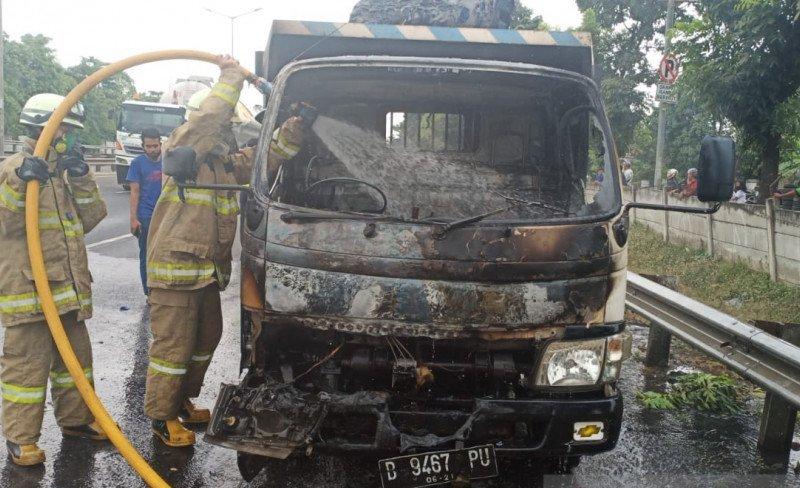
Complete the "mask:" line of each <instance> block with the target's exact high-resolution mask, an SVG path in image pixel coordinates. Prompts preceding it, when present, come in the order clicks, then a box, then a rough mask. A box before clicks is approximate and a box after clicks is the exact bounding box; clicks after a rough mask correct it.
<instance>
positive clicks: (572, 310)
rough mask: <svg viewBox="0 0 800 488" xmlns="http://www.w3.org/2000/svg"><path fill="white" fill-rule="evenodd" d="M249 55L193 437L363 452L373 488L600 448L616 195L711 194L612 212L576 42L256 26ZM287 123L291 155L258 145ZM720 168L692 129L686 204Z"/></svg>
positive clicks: (293, 450)
mask: <svg viewBox="0 0 800 488" xmlns="http://www.w3.org/2000/svg"><path fill="white" fill-rule="evenodd" d="M260 68H261V70H260V73H259V74H260V75H261V76H264V77H266V78H267V79H268V80H269V81H272V82H273V86H274V88H273V91H272V95H271V97H270V98H269V100H268V103H267V107H266V110H265V113H264V117H263V129H262V132H261V138H260V142H259V145H258V147H259V154H258V155H257V160H256V165H255V168H254V170H253V176H252V181H251V184H250V185H249V186H248V187H244V188H241V190H242V191H243V194H242V199H241V200H242V231H241V242H242V256H241V263H242V265H241V273H242V275H241V373H242V374H241V381H240V382H239V383H238V384H225V385H222V388H221V391H220V394H219V397H218V399H217V402H216V405H215V408H214V411H213V414H212V419H211V423H210V424H209V427H208V430H207V433H206V436H205V440H206V441H207V442H211V443H214V444H218V445H221V446H225V447H228V448H231V449H234V450H236V451H238V463H239V469H240V471H241V473H242V476H243V477H244V478H245V479H248V480H249V479H252V478H253V477H255V476H256V474H257V473H258V472H259V471H260V470H261V469H262V468H263V467H264V466H265V465H266V464H267V463H268V462H273V463H274V462H277V461H275V459H286V458H288V457H296V458H298V459H302V458H304V457H306V456H311V455H314V454H315V453H321V454H325V453H359V454H360V455H362V456H365V455H369V456H375V459H380V458H383V459H381V460H380V462H379V463H378V466H377V467H378V469H379V472H378V475H379V477H380V479H381V485H382V486H383V488H413V487H421V486H429V485H437V484H450V483H452V484H453V485H455V486H465V484H466V483H468V482H469V480H478V479H482V478H488V477H493V476H497V475H498V474H500V475H502V466H503V465H501V464H499V463H498V459H499V458H506V459H507V460H509V462H510V463H516V462H519V463H527V462H530V461H532V462H533V463H534V464H535V465H538V466H540V467H545V466H547V467H550V468H553V469H556V470H560V471H562V472H563V471H568V470H569V469H570V468H571V467H572V466H575V465H576V464H577V463H578V461H579V460H580V457H581V456H584V455H591V454H597V453H601V452H604V451H609V450H611V449H613V448H614V446H615V444H616V442H617V439H618V438H619V434H620V429H621V425H622V409H623V405H622V395H621V393H620V388H621V385H620V384H619V382H618V379H619V375H620V369H621V367H622V362H623V361H624V360H625V359H626V357H628V356H629V354H630V338H629V335H628V334H627V333H626V331H625V296H626V273H627V257H628V253H627V244H628V230H629V219H628V210H629V209H630V208H635V207H638V208H648V209H659V210H677V211H685V212H698V213H699V212H703V213H713V212H714V211H715V209H714V208H713V207H712V208H710V209H707V210H706V209H700V210H698V209H686V208H676V207H667V206H663V205H646V204H637V203H633V204H627V205H626V204H624V203H623V201H622V192H621V180H620V171H619V159H618V157H617V153H616V148H615V146H614V139H613V136H612V132H611V126H610V124H609V121H608V119H607V117H606V114H605V109H604V106H603V101H602V98H601V95H600V92H599V90H598V87H597V85H596V84H595V82H594V81H593V80H592V78H591V76H592V71H593V61H592V42H591V37H590V36H589V35H588V34H582V33H577V32H538V31H516V30H507V29H479V28H447V27H426V26H411V25H376V24H358V23H349V24H333V23H318V22H302V21H275V23H274V24H273V25H272V30H271V34H270V39H269V44H268V46H267V49H266V51H265V52H264V53H263V63H261V66H260ZM298 117H299V119H298ZM297 120H302V121H303V122H304V123H305V124H306V125H305V126H306V127H307V129H306V137H305V140H304V142H303V144H302V145H301V146H300V147H299V152H297V154H296V156H294V157H292V158H291V159H290V160H288V161H285V159H284V160H280V159H274V158H270V157H269V154H270V147H271V146H272V148H273V149H272V154H273V155H275V154H280V153H281V152H282V153H283V154H287V151H288V149H286V148H285V147H282V146H281V144H282V143H281V139H280V138H278V139H276V140H275V141H274V142H273V143H270V141H272V139H273V135H274V134H276V133H279V132H277V131H279V130H280V129H281V127H282V126H283V124H284V123H287V124H296V123H297ZM287 121H288V122H287ZM698 142H699V141H698ZM295 149H298V148H297V147H296V146H295ZM733 160H734V158H733V146H732V142H731V141H729V140H727V139H722V138H713V137H712V138H706V139H704V140H703V143H702V149H701V158H700V165H699V168H700V173H699V179H700V184H699V195H700V198H701V200H703V201H715V202H716V201H723V200H727V199H728V198H729V197H730V193H731V188H732V183H733ZM275 161H278V163H277V164H276V163H275ZM597 168H603V169H604V170H605V178H604V179H603V181H602V182H601V183H600V184H599V188H596V189H594V188H593V189H592V191H589V188H588V187H587V181H588V180H589V177H590V175H592V174H593V172H594V171H595V170H596V169H597ZM220 190H230V188H227V187H226V188H220ZM595 190H596V191H595ZM717 208H718V207H717ZM269 458H272V459H271V460H270V459H269ZM508 465H509V464H505V466H508ZM521 465H522V466H527V464H521ZM532 483H533V482H532ZM375 484H377V483H375Z"/></svg>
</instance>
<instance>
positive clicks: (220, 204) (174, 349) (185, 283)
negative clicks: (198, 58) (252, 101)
mask: <svg viewBox="0 0 800 488" xmlns="http://www.w3.org/2000/svg"><path fill="white" fill-rule="evenodd" d="M218 64H219V66H220V68H221V71H222V74H221V76H220V79H219V82H218V83H217V84H216V85H214V87H213V88H212V89H211V92H210V94H209V95H208V97H207V98H206V99H205V100H203V101H202V102H201V103H200V106H199V109H198V110H196V111H193V112H192V113H191V115H190V116H189V120H188V122H186V123H185V124H183V125H182V126H181V127H179V128H177V129H176V130H175V131H174V132H173V133H172V135H171V136H170V138H169V140H168V141H167V142H166V144H165V147H164V172H165V173H166V174H167V179H166V182H165V185H164V190H163V191H162V193H161V198H160V199H159V200H158V203H157V204H156V208H155V212H154V213H153V219H152V221H151V227H150V243H149V248H148V252H147V273H148V285H149V286H150V302H151V307H152V309H151V312H150V320H151V327H152V332H153V343H152V345H151V347H150V363H149V368H148V370H147V385H146V392H145V405H144V410H145V414H146V415H147V416H148V417H150V418H151V419H152V428H153V433H154V434H155V435H156V436H157V437H158V438H159V439H161V440H162V441H163V442H164V443H165V444H166V445H168V446H171V447H181V446H190V445H192V444H194V442H195V436H194V432H192V431H190V430H188V429H186V428H185V427H184V423H185V424H203V423H207V422H208V421H209V419H210V414H209V411H208V410H207V409H200V408H197V407H195V405H194V404H193V403H192V399H194V398H196V397H197V396H198V395H199V394H200V389H201V387H202V386H203V378H204V376H205V373H206V370H207V369H208V365H209V363H210V362H211V358H212V356H213V354H214V349H216V347H217V344H219V339H220V337H221V335H222V311H221V309H220V297H219V294H220V291H221V290H223V289H225V287H226V286H227V285H228V282H229V280H230V274H231V260H232V258H231V248H232V246H233V239H234V236H235V235H236V220H237V215H238V214H239V206H238V204H237V195H236V194H235V193H234V192H233V191H228V190H225V191H223V190H202V189H191V188H186V189H185V190H183V192H181V191H179V189H178V187H177V185H176V181H175V179H176V177H177V175H178V173H179V172H176V171H174V170H175V166H176V165H177V166H180V167H181V168H182V169H183V170H186V171H181V172H180V173H182V174H183V175H184V176H185V175H186V174H187V173H191V174H190V179H193V180H195V181H196V182H197V183H199V184H214V183H217V184H235V183H237V182H242V183H244V182H247V181H249V180H250V173H251V169H252V156H253V150H252V148H246V149H245V150H244V151H243V152H238V151H237V147H236V143H235V138H234V136H233V132H232V131H231V118H232V117H233V115H234V108H235V107H236V103H237V102H238V100H239V93H240V91H241V88H242V84H243V81H244V76H243V75H242V72H241V70H240V69H239V63H238V62H237V61H236V60H235V59H233V58H231V57H229V56H221V57H220V58H219V59H218ZM187 154H190V155H191V157H185V156H186V155H187ZM181 156H184V158H183V159H181ZM183 163H185V165H183V166H182V164H183ZM195 163H196V164H195Z"/></svg>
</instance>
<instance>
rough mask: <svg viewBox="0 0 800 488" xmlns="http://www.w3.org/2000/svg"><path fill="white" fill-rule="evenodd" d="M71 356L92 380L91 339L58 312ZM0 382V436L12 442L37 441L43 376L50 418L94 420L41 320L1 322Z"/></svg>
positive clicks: (67, 423)
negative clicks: (0, 414) (0, 355)
mask: <svg viewBox="0 0 800 488" xmlns="http://www.w3.org/2000/svg"><path fill="white" fill-rule="evenodd" d="M61 321H62V323H63V324H64V330H65V331H66V332H67V337H69V341H70V342H71V343H72V348H73V349H74V350H75V355H76V356H77V357H78V360H79V361H80V363H81V366H83V368H84V369H83V371H84V374H85V375H86V378H87V379H88V380H89V381H90V382H92V344H91V342H90V341H89V333H88V332H87V330H86V324H85V323H84V322H83V321H78V320H77V314H76V313H75V312H71V313H68V314H65V315H62V316H61ZM4 329H5V330H4V339H3V340H4V342H3V358H2V359H1V360H0V367H2V370H0V381H2V393H3V435H4V436H5V438H6V439H7V440H9V441H11V442H13V443H15V444H33V443H35V442H37V441H38V440H39V433H40V431H41V429H42V419H43V417H44V406H45V399H46V393H45V391H46V389H47V378H48V376H49V377H50V394H51V396H52V399H53V409H54V411H55V416H56V422H57V423H58V425H59V426H60V427H77V426H79V425H86V424H89V423H91V422H92V421H93V420H94V416H93V415H92V413H91V412H90V411H89V407H87V406H86V404H85V403H84V402H83V399H82V398H81V395H80V394H79V393H78V389H77V388H76V387H75V382H74V381H73V380H72V377H71V376H70V374H69V373H68V372H67V368H66V366H64V363H63V361H62V360H61V356H60V355H59V354H58V350H57V349H56V345H55V343H54V342H53V338H52V336H51V335H50V329H48V328H47V323H46V322H34V323H30V324H20V325H14V326H12V327H4Z"/></svg>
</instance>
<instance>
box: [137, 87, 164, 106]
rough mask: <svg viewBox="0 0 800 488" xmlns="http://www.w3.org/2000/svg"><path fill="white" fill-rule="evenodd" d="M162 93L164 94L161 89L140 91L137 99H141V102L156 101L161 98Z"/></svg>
mask: <svg viewBox="0 0 800 488" xmlns="http://www.w3.org/2000/svg"><path fill="white" fill-rule="evenodd" d="M163 94H164V92H163V91H155V90H149V91H147V92H145V93H140V94H139V100H141V101H143V102H153V103H158V101H159V100H161V96H162V95H163Z"/></svg>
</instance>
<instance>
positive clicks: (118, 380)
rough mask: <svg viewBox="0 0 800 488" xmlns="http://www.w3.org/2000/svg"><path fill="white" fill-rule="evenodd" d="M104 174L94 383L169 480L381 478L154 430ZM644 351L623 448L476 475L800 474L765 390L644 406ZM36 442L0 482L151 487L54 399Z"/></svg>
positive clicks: (550, 481)
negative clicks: (567, 467)
mask: <svg viewBox="0 0 800 488" xmlns="http://www.w3.org/2000/svg"><path fill="white" fill-rule="evenodd" d="M98 179H99V182H100V188H101V192H102V194H103V197H104V198H105V200H106V202H107V204H108V207H109V216H108V217H107V218H106V219H105V220H104V221H103V222H102V223H101V224H100V225H99V226H98V228H97V229H95V230H94V231H93V232H92V233H91V234H90V235H89V236H87V244H88V246H89V248H90V251H89V261H90V266H91V271H92V275H93V276H94V280H95V283H94V310H95V312H94V318H92V319H91V320H90V321H89V322H88V328H89V333H90V336H91V338H92V345H93V348H94V370H95V386H96V389H97V392H98V394H99V396H100V398H101V399H102V400H103V401H104V403H105V405H106V407H107V409H108V411H109V412H110V413H111V415H112V416H113V417H114V418H115V419H116V421H117V423H118V424H119V426H120V427H121V428H122V430H123V432H124V433H125V434H126V435H127V436H128V437H129V439H130V440H131V442H132V443H133V445H134V446H136V448H137V449H139V451H140V452H141V454H142V455H143V456H144V458H145V459H146V460H148V461H149V462H150V463H151V464H152V465H153V467H154V468H155V470H156V471H157V472H158V473H159V474H160V475H161V476H162V477H164V478H165V479H166V480H167V482H168V483H169V484H170V485H171V486H174V487H185V488H205V487H244V486H251V487H254V488H260V487H284V486H288V487H361V486H363V487H370V486H380V481H379V479H378V478H377V477H376V472H377V463H376V462H375V459H371V458H365V457H345V458H339V457H333V458H330V457H322V456H317V457H313V458H310V459H302V460H293V461H289V462H274V463H271V464H270V465H269V466H268V468H267V469H266V470H265V471H264V472H262V474H261V475H259V476H258V477H257V478H256V479H255V480H254V481H253V482H252V483H250V484H247V483H244V482H243V481H241V478H240V476H239V472H238V469H237V467H236V456H235V453H234V452H233V451H230V450H227V449H223V448H219V447H216V446H212V445H209V444H206V443H204V442H203V441H202V440H201V438H202V434H199V435H198V438H199V440H198V443H197V445H196V446H195V447H193V448H184V449H167V448H165V447H163V446H162V445H161V444H160V443H159V442H158V441H155V440H154V439H153V437H152V435H151V433H150V430H149V421H148V420H147V418H146V417H145V416H144V413H143V411H142V404H143V397H144V383H145V374H146V370H147V349H148V343H149V340H150V336H149V317H148V310H147V307H146V306H145V300H144V296H143V295H142V291H141V286H140V283H139V275H138V260H137V256H138V248H137V243H136V241H135V240H134V239H133V237H127V238H121V239H116V240H115V238H117V237H120V236H124V235H125V234H126V233H127V232H128V193H127V192H124V191H122V189H121V188H120V187H118V186H117V185H116V180H115V178H114V176H112V175H103V176H99V178H98ZM109 240H111V242H108V241H109ZM98 243H99V244H98ZM237 247H238V246H237ZM236 252H238V250H237V251H236ZM237 270H238V263H234V273H233V275H234V276H237V275H238V273H237ZM238 289H239V286H238V282H236V281H234V282H233V283H232V284H231V286H230V287H229V288H228V290H227V291H225V292H224V293H223V300H222V305H223V313H224V316H225V318H226V321H225V328H224V333H223V337H222V341H221V343H220V346H219V348H218V349H217V352H216V354H215V356H214V360H213V362H212V364H211V367H210V368H209V372H208V375H207V377H206V383H205V387H204V389H203V392H202V394H201V397H200V399H199V402H198V403H199V404H202V405H204V406H209V407H210V406H212V405H213V402H214V399H215V397H216V393H217V391H218V389H219V385H220V383H221V382H229V383H235V382H237V378H238V360H239V344H238V343H239V330H238V326H239V312H238ZM629 330H631V331H633V333H634V338H635V346H634V349H635V350H637V349H638V348H641V347H642V346H643V345H644V344H645V343H646V330H647V329H646V328H643V327H638V326H632V327H630V328H629ZM640 356H641V354H635V357H634V359H632V360H630V361H628V362H627V363H626V365H625V367H624V369H623V375H622V380H621V384H622V389H623V391H624V397H625V414H624V425H623V431H622V435H621V438H620V441H619V444H618V446H617V448H616V449H615V450H614V451H612V452H610V453H606V454H602V455H598V456H594V457H591V458H584V460H583V462H582V463H581V465H580V466H579V467H578V468H576V469H575V471H574V478H573V479H571V480H569V481H567V480H564V479H563V478H557V479H556V478H547V477H545V478H544V479H543V477H542V474H541V473H539V472H538V470H537V468H536V466H535V465H531V464H507V463H502V464H501V473H502V475H503V477H502V478H501V479H498V480H494V481H490V482H484V483H481V484H479V485H476V486H492V487H529V486H530V487H533V486H545V487H548V486H579V487H616V486H631V487H634V486H635V487H639V486H643V487H650V486H652V487H661V486H709V487H711V486H714V487H716V486H736V487H737V488H742V487H746V486H753V487H760V486H776V487H777V486H798V487H800V477H798V476H797V475H795V474H794V472H793V471H792V470H791V469H790V470H789V472H785V471H781V470H777V471H776V470H774V469H770V468H769V467H768V466H766V465H765V464H764V463H763V462H762V461H761V460H760V459H759V457H758V455H757V454H756V438H757V436H758V419H759V417H758V413H759V412H760V408H761V400H760V399H758V398H752V399H748V401H747V406H746V408H745V410H744V411H743V412H742V413H740V414H737V415H734V416H715V415H711V414H706V413H700V412H678V413H675V412H653V411H646V410H644V409H643V408H642V407H641V406H640V405H638V404H637V403H636V401H635V393H636V391H639V390H642V389H654V390H658V389H660V388H663V387H664V383H665V381H666V375H665V374H664V372H663V371H646V370H645V368H643V366H642V363H641V359H640ZM671 366H673V367H676V366H680V361H679V360H676V359H675V358H673V364H672V365H671ZM39 445H40V447H41V448H42V449H44V450H45V451H46V453H47V462H46V464H45V465H44V466H43V467H40V468H33V469H31V468H19V467H16V466H14V465H13V464H11V463H10V462H9V461H8V460H7V459H6V458H5V457H0V486H2V487H15V488H17V487H19V488H27V487H57V488H68V487H75V488H83V487H87V488H88V487H123V486H124V487H127V486H132V487H138V486H144V484H143V483H142V482H141V481H140V480H139V478H138V477H137V475H136V474H135V473H134V472H133V470H132V469H131V468H130V467H128V465H127V464H126V462H125V460H124V459H123V458H122V456H121V455H119V454H118V453H117V452H116V450H115V449H114V448H113V446H111V445H110V444H108V443H95V442H91V441H83V440H70V439H64V438H62V436H61V434H60V432H59V430H58V428H57V426H56V425H55V421H54V418H53V415H52V405H51V404H50V400H49V398H48V403H47V411H46V412H45V419H44V426H43V429H42V437H41V440H40V442H39ZM0 449H2V448H0ZM797 463H800V453H797V452H794V453H793V454H792V461H791V465H792V466H795V465H796V464H797ZM570 483H571V484H570Z"/></svg>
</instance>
